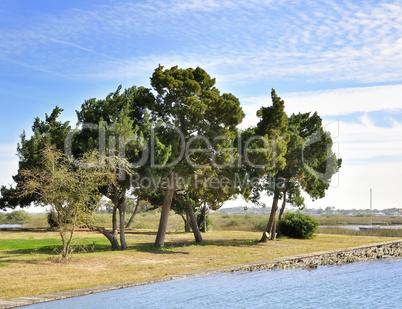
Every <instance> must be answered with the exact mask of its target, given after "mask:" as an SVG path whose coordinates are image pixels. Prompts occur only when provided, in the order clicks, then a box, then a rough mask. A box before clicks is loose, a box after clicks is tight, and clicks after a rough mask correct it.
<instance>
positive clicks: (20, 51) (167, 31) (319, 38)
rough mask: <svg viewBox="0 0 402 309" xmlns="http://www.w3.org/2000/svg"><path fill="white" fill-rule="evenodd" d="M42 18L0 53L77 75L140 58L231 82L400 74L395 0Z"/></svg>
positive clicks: (102, 10)
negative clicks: (195, 69) (193, 69)
mask: <svg viewBox="0 0 402 309" xmlns="http://www.w3.org/2000/svg"><path fill="white" fill-rule="evenodd" d="M43 17H44V18H38V19H36V20H42V21H41V22H40V21H36V22H35V23H34V24H32V25H29V28H28V27H26V28H21V27H16V28H13V29H8V31H3V32H2V34H1V35H0V36H1V39H0V41H1V42H2V43H0V45H1V47H2V51H0V58H4V57H5V58H6V59H9V57H10V55H12V57H17V58H18V57H21V59H25V63H30V64H32V63H33V62H34V63H35V65H33V64H32V65H33V66H37V67H42V65H46V66H47V67H46V68H47V69H48V70H49V72H52V71H57V69H59V68H61V67H63V69H64V71H65V73H66V74H65V75H66V76H73V77H74V78H83V79H87V78H91V79H94V78H101V79H104V78H108V77H109V78H114V76H115V73H114V72H116V71H118V72H120V73H121V74H122V75H120V77H121V78H125V77H130V76H132V74H133V73H132V72H131V71H130V70H127V69H126V70H125V69H124V68H127V65H128V66H129V67H134V68H136V67H141V66H143V61H144V58H148V59H149V62H150V63H162V61H161V60H165V62H167V63H173V62H174V61H180V60H181V62H176V63H175V64H179V65H181V66H184V65H185V64H186V63H191V64H193V63H196V64H199V65H201V66H203V67H206V68H207V69H209V70H212V71H213V72H214V73H215V75H217V76H219V75H222V76H225V80H226V81H227V82H230V83H252V82H253V81H255V80H258V79H266V80H275V79H284V80H297V79H303V80H304V81H355V82H363V83H364V82H384V81H400V80H402V45H401V43H400V42H401V41H400V39H401V37H402V4H401V3H400V2H397V1H395V2H390V1H372V2H365V3H364V4H361V5H355V4H353V2H349V1H341V2H332V1H321V2H315V1H292V2H287V1H277V2H275V3H273V2H272V1H217V0H209V1H195V0H193V1H186V2H183V1H167V2H161V1H151V0H149V1H139V2H138V1H137V2H130V3H125V2H114V3H112V4H109V5H100V6H97V7H94V8H93V9H91V10H89V9H87V10H83V9H71V10H67V11H64V12H62V13H61V14H58V15H50V16H49V15H47V16H43ZM60 42H62V43H63V45H64V48H62V47H60V46H59V45H60ZM167 42H169V44H167ZM77 50H81V53H78V51H77ZM32 51H34V52H32ZM35 51H36V52H35ZM82 52H84V53H82ZM44 53H45V54H46V56H42V54H44ZM97 54H98V56H101V57H100V58H98V57H96V55H97ZM94 55H95V57H94ZM105 55H108V56H110V57H112V58H115V59H116V60H115V61H113V60H112V61H111V60H110V59H105V58H103V56H105ZM60 57H62V59H63V62H60Z"/></svg>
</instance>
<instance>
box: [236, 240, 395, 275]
mask: <svg viewBox="0 0 402 309" xmlns="http://www.w3.org/2000/svg"><path fill="white" fill-rule="evenodd" d="M398 257H402V240H397V241H389V242H386V243H381V244H373V245H366V246H360V247H354V248H346V249H339V250H333V251H326V252H318V253H313V254H305V255H298V256H292V257H287V258H280V259H274V260H270V261H266V262H264V261H261V262H256V263H250V264H246V265H244V266H243V267H239V268H238V269H233V270H232V271H253V270H270V269H287V268H306V269H314V268H317V266H324V265H342V264H348V263H353V262H360V261H369V260H378V259H385V258H398Z"/></svg>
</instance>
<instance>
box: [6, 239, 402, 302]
mask: <svg viewBox="0 0 402 309" xmlns="http://www.w3.org/2000/svg"><path fill="white" fill-rule="evenodd" d="M393 244H401V245H402V239H399V240H391V241H387V242H382V243H374V244H368V245H362V246H357V247H347V248H342V249H335V250H330V251H321V252H314V253H307V254H300V255H294V256H286V257H280V258H275V259H271V260H261V261H255V262H249V263H244V264H237V265H229V266H221V267H216V268H209V269H203V270H195V271H190V272H185V273H180V274H176V275H166V276H163V277H158V278H151V279H142V280H136V281H130V282H123V283H115V284H109V285H102V286H96V287H90V288H83V289H76V290H68V291H62V292H55V293H48V294H40V295H34V296H27V297H18V298H13V299H7V300H0V309H3V308H4V309H5V308H14V307H20V306H26V305H32V304H36V303H42V302H48V301H53V300H60V299H65V298H70V297H76V296H83V295H88V294H94V293H100V292H106V291H112V290H117V289H122V288H128V287H134V286H140V285H145V284H150V283H157V282H164V281H170V280H176V279H184V278H190V277H196V276H205V275H211V274H216V273H225V272H226V273H227V272H235V271H250V270H256V269H266V266H267V265H272V264H280V263H283V262H288V261H294V260H302V259H306V258H313V257H318V256H322V255H329V254H337V253H347V252H351V251H355V250H362V249H369V248H375V247H383V246H386V245H393Z"/></svg>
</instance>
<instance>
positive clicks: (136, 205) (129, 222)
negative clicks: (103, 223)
mask: <svg viewBox="0 0 402 309" xmlns="http://www.w3.org/2000/svg"><path fill="white" fill-rule="evenodd" d="M139 205H140V198H139V197H137V203H136V204H135V208H134V211H133V214H132V215H131V217H130V220H128V222H127V224H126V229H128V228H129V227H130V225H131V223H132V222H133V220H134V217H135V215H136V214H137V211H138V206H139Z"/></svg>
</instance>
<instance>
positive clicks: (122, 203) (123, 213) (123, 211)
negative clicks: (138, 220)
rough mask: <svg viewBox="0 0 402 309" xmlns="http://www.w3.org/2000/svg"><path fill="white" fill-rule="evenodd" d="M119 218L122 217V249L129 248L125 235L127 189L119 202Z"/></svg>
mask: <svg viewBox="0 0 402 309" xmlns="http://www.w3.org/2000/svg"><path fill="white" fill-rule="evenodd" d="M119 218H120V245H121V248H122V249H127V243H126V235H125V230H124V227H125V224H126V223H125V222H124V221H125V219H126V189H123V191H122V198H121V201H120V202H119Z"/></svg>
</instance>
